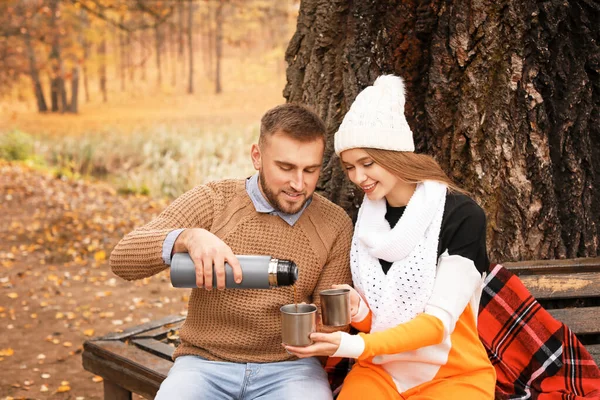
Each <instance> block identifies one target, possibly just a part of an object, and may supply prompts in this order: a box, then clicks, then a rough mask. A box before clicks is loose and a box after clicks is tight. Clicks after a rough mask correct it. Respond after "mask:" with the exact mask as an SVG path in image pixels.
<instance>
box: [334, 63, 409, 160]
mask: <svg viewBox="0 0 600 400" xmlns="http://www.w3.org/2000/svg"><path fill="white" fill-rule="evenodd" d="M404 103H405V100H404V82H403V81H402V78H400V77H399V76H394V75H382V76H380V77H379V78H377V79H376V80H375V83H373V86H367V87H366V88H365V89H364V90H363V91H362V92H360V93H359V94H358V96H356V99H355V100H354V103H352V106H350V110H349V111H348V112H347V113H346V116H344V120H343V121H342V124H341V125H340V128H339V129H338V131H337V132H336V133H335V140H334V142H335V152H336V154H337V155H340V153H341V152H342V151H344V150H348V149H354V148H358V147H361V148H366V147H370V148H375V149H383V150H395V151H415V144H414V142H413V134H412V131H411V130H410V126H408V122H406V117H405V116H404Z"/></svg>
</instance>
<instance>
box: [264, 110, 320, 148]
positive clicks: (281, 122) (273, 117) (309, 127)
mask: <svg viewBox="0 0 600 400" xmlns="http://www.w3.org/2000/svg"><path fill="white" fill-rule="evenodd" d="M326 130H327V128H326V127H325V123H324V122H323V120H322V119H321V118H320V117H319V116H318V115H317V114H315V113H314V112H313V111H312V110H310V109H309V108H308V107H306V106H303V105H300V104H293V103H287V104H282V105H279V106H277V107H275V108H272V109H270V110H269V111H267V112H266V113H265V115H263V117H262V119H261V120H260V136H259V139H258V144H259V145H260V146H262V144H263V143H264V141H265V139H266V138H267V137H269V136H271V135H273V134H274V133H276V132H282V133H284V134H286V135H288V136H289V137H291V138H292V139H296V140H298V141H300V142H312V141H313V140H317V139H321V140H323V143H324V142H325V132H326Z"/></svg>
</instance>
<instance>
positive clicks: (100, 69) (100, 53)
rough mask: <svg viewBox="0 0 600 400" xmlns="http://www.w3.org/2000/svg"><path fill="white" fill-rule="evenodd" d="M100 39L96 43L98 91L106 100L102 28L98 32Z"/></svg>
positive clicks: (104, 50)
mask: <svg viewBox="0 0 600 400" xmlns="http://www.w3.org/2000/svg"><path fill="white" fill-rule="evenodd" d="M100 35H101V39H100V44H99V45H98V58H99V60H98V61H99V63H100V65H99V66H98V77H99V79H100V92H101V93H102V101H103V102H105V103H106V102H107V101H108V94H107V92H106V33H105V32H104V30H102V32H101V33H100Z"/></svg>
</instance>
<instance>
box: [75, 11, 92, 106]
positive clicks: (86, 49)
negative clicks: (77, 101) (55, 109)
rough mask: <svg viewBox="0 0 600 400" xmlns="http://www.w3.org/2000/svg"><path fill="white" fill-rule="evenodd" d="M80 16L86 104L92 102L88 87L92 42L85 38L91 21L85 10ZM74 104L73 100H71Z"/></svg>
mask: <svg viewBox="0 0 600 400" xmlns="http://www.w3.org/2000/svg"><path fill="white" fill-rule="evenodd" d="M80 16H81V24H82V29H81V33H80V43H81V48H82V49H83V59H82V60H81V69H82V71H81V72H82V75H83V91H84V92H85V101H86V103H87V102H89V101H90V88H89V86H88V69H87V62H88V59H89V58H90V42H89V41H88V40H87V39H86V37H85V33H86V31H87V30H88V29H89V25H90V22H89V19H88V16H87V12H86V11H85V10H83V9H82V10H81V11H80ZM71 102H72V100H71Z"/></svg>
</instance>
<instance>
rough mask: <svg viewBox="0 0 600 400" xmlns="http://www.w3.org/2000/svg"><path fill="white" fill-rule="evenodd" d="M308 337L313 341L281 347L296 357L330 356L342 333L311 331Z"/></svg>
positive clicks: (336, 347)
mask: <svg viewBox="0 0 600 400" xmlns="http://www.w3.org/2000/svg"><path fill="white" fill-rule="evenodd" d="M340 286H341V285H340ZM310 338H311V340H312V341H313V342H314V343H313V344H311V345H309V346H304V347H296V346H288V345H286V344H284V345H283V347H285V349H286V350H287V352H288V353H290V354H293V355H295V356H296V357H298V358H306V357H314V356H332V355H333V354H334V353H335V352H336V351H337V349H338V347H340V343H341V341H342V334H341V333H340V332H333V333H319V332H316V333H311V334H310Z"/></svg>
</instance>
